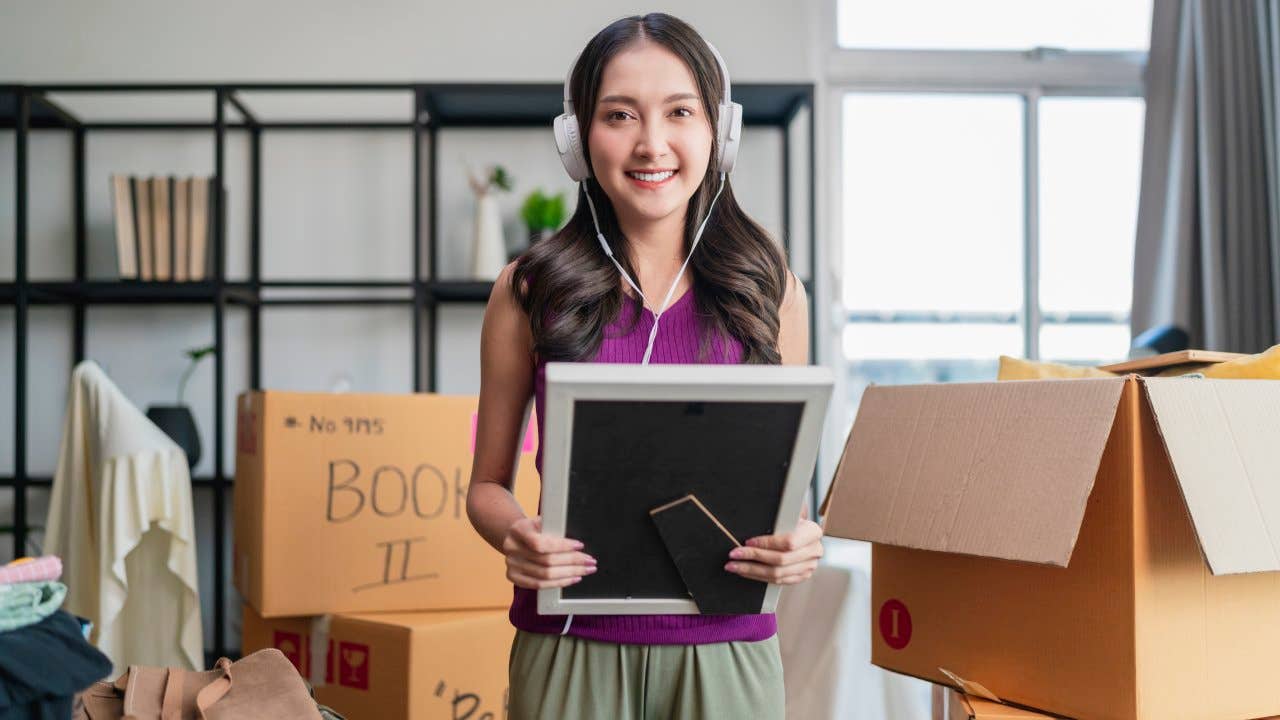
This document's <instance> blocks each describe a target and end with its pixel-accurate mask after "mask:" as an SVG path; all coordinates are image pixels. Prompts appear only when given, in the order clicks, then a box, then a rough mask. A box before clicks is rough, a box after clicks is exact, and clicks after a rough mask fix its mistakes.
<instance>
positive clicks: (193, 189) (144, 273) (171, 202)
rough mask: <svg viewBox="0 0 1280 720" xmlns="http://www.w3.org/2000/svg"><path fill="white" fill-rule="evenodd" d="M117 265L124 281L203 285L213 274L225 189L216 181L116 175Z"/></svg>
mask: <svg viewBox="0 0 1280 720" xmlns="http://www.w3.org/2000/svg"><path fill="white" fill-rule="evenodd" d="M110 180H111V183H110V185H111V194H112V202H111V205H112V208H113V212H114V215H115V234H116V237H115V249H116V265H117V270H118V273H119V278H120V279H121V280H146V281H150V280H154V281H161V282H200V281H203V280H206V279H207V278H208V277H210V276H211V275H212V273H213V271H214V269H215V268H214V258H213V246H214V242H213V238H214V233H215V232H216V231H217V228H216V227H215V225H214V223H215V218H219V217H220V218H222V219H223V220H224V221H225V218H226V215H225V207H226V188H222V189H221V190H220V191H215V188H214V183H213V178H211V177H207V176H206V177H200V176H196V177H178V176H173V175H170V176H164V177H161V176H150V177H139V176H136V175H124V174H119V173H116V174H112V175H111V176H110Z"/></svg>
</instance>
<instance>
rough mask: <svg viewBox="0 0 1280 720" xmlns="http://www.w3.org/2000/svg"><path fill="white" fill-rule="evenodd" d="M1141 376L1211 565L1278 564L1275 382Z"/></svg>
mask: <svg viewBox="0 0 1280 720" xmlns="http://www.w3.org/2000/svg"><path fill="white" fill-rule="evenodd" d="M1142 382H1143V385H1144V386H1145V388H1146V394H1147V398H1148V399H1149V401H1150V403H1151V409H1152V412H1153V414H1154V415H1155V419H1156V427H1157V429H1158V430H1159V432H1160V436H1161V438H1162V439H1163V441H1164V446H1165V451H1166V452H1167V453H1168V454H1169V460H1170V462H1171V463H1172V465H1173V472H1174V475H1175V476H1176V477H1177V479H1178V485H1179V486H1180V487H1181V488H1182V497H1183V499H1184V500H1185V501H1186V504H1187V510H1188V511H1189V513H1190V514H1191V522H1192V524H1193V525H1194V526H1195V530H1196V535H1197V536H1198V537H1199V539H1200V549H1201V551H1202V552H1203V553H1204V557H1205V560H1206V561H1207V562H1208V564H1209V570H1210V571H1211V572H1212V573H1213V574H1214V575H1228V574H1233V573H1251V572H1263V571H1274V570H1280V381H1272V380H1210V379H1205V378H1144V379H1143V381H1142Z"/></svg>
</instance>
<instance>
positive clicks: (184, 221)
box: [172, 177, 191, 282]
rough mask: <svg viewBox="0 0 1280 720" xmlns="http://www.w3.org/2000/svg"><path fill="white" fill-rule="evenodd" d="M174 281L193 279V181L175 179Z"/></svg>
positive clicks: (173, 195) (182, 178)
mask: <svg viewBox="0 0 1280 720" xmlns="http://www.w3.org/2000/svg"><path fill="white" fill-rule="evenodd" d="M172 197H173V280H174V282H186V281H187V279H188V278H190V277H191V264H190V263H191V261H190V260H188V259H187V256H188V255H189V253H190V250H191V226H190V222H191V221H190V219H189V213H188V209H189V208H190V207H191V179H190V178H184V177H181V178H173V193H172Z"/></svg>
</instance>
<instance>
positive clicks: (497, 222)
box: [467, 165, 511, 280]
mask: <svg viewBox="0 0 1280 720" xmlns="http://www.w3.org/2000/svg"><path fill="white" fill-rule="evenodd" d="M467 179H468V181H469V182H470V184H471V190H472V192H474V193H475V195H476V223H475V238H473V240H472V245H471V276H472V277H473V278H475V279H477V280H496V279H497V278H498V275H499V273H501V272H502V268H503V266H505V265H506V264H507V243H506V241H505V240H504V239H503V237H502V214H501V213H500V212H499V210H498V198H497V192H495V191H502V192H506V191H509V190H511V176H510V175H508V174H507V171H506V169H505V168H503V167H502V166H501V165H494V166H492V167H490V168H489V171H488V172H487V173H486V174H485V175H484V177H483V179H481V178H478V177H476V175H475V174H474V173H471V172H468V178H467Z"/></svg>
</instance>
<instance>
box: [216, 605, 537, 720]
mask: <svg viewBox="0 0 1280 720" xmlns="http://www.w3.org/2000/svg"><path fill="white" fill-rule="evenodd" d="M326 625H327V627H326ZM514 635H515V630H514V629H513V628H512V627H511V623H510V622H509V621H508V620H507V613H506V612H505V611H502V610H472V611H435V612H417V613H351V614H337V615H332V616H328V617H326V618H274V619H264V618H263V617H262V616H261V615H259V614H258V613H256V612H254V610H253V608H251V607H249V606H248V605H245V606H244V625H243V627H242V630H241V637H242V641H241V645H242V652H243V653H250V652H253V651H255V650H261V649H262V648H267V647H274V648H279V649H280V651H281V652H283V653H284V654H285V657H287V658H289V659H290V660H291V661H292V662H293V664H294V667H297V668H298V672H300V673H302V675H303V677H306V678H309V679H310V681H311V683H312V685H313V687H314V688H315V696H316V700H317V701H319V702H320V703H322V704H324V705H328V706H329V707H331V708H333V709H334V710H337V711H338V712H340V713H342V714H343V715H344V716H346V718H347V720H366V718H376V719H377V720H408V719H410V718H412V720H426V719H430V718H439V719H440V720H505V718H506V717H507V660H508V658H509V657H510V653H511V640H512V638H513V637H514Z"/></svg>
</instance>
